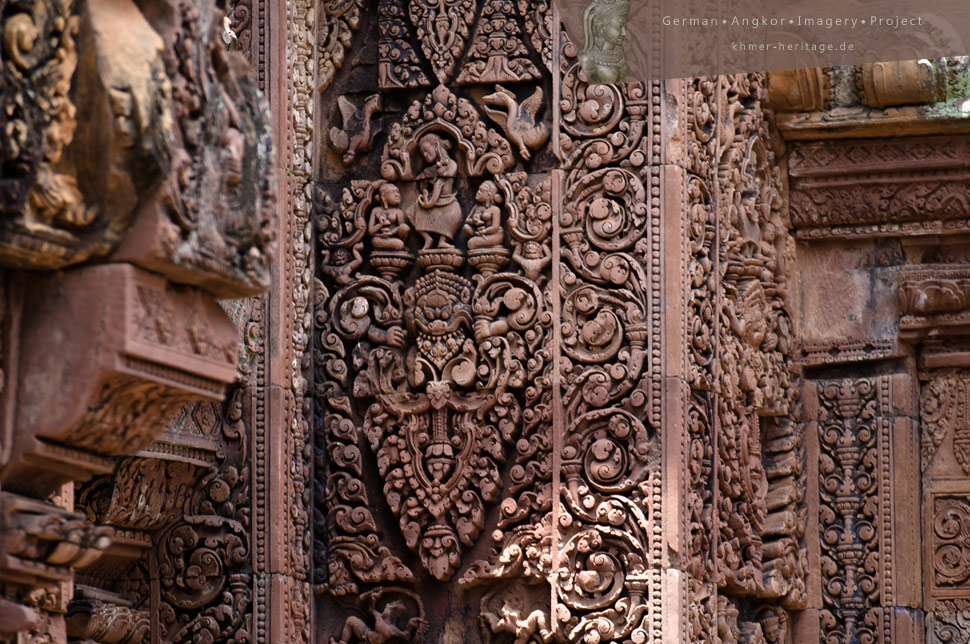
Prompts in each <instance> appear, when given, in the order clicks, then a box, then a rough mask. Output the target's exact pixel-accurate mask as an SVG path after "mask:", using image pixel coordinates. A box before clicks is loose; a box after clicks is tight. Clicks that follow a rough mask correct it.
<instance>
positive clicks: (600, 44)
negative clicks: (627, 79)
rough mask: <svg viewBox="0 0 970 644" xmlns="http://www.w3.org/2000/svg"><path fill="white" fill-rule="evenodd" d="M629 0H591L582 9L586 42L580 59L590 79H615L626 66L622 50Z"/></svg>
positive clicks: (613, 80)
mask: <svg viewBox="0 0 970 644" xmlns="http://www.w3.org/2000/svg"><path fill="white" fill-rule="evenodd" d="M629 13H630V1H629V0H592V2H590V3H589V6H588V7H586V11H585V12H584V13H583V31H584V38H585V40H586V44H585V46H584V47H583V51H581V52H580V54H579V63H580V65H582V67H583V71H584V72H585V73H586V78H587V79H588V80H589V82H590V83H615V82H617V81H618V80H620V79H621V78H623V77H624V76H626V74H627V72H628V71H629V68H628V67H627V64H626V55H625V53H624V51H623V38H624V37H625V36H626V23H627V19H628V16H629Z"/></svg>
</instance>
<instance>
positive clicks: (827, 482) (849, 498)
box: [819, 379, 886, 641]
mask: <svg viewBox="0 0 970 644" xmlns="http://www.w3.org/2000/svg"><path fill="white" fill-rule="evenodd" d="M880 398H881V395H880V381H879V380H875V379H863V380H854V381H853V380H843V381H834V382H823V383H820V390H819V403H820V418H819V448H820V455H819V497H820V503H821V507H820V510H819V530H820V536H821V541H820V543H821V549H822V555H821V556H822V559H821V562H822V601H823V605H824V610H823V613H822V617H821V625H822V636H823V637H825V638H827V639H834V640H841V641H861V640H865V639H867V638H868V639H871V640H872V641H876V638H877V637H878V635H877V633H878V630H879V627H880V624H881V621H882V616H881V611H882V609H881V607H880V606H879V600H878V593H879V589H880V585H881V584H880V579H879V577H880V575H879V574H878V573H879V570H878V568H877V563H878V560H879V556H880V533H881V530H880V526H879V521H880V514H879V510H880V504H881V502H882V499H881V497H880V492H881V490H880V477H879V455H880V451H879V450H880V446H881V443H882V441H883V440H884V439H883V437H882V435H881V434H882V433H883V429H884V424H885V422H886V421H885V420H884V419H883V418H882V417H881V409H882V404H881V400H880Z"/></svg>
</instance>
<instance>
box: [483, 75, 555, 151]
mask: <svg viewBox="0 0 970 644" xmlns="http://www.w3.org/2000/svg"><path fill="white" fill-rule="evenodd" d="M495 89H496V91H495V93H493V94H489V95H488V96H484V97H482V102H483V103H484V105H482V108H483V109H484V110H485V113H486V114H488V115H489V117H491V118H492V120H493V121H495V122H496V123H498V124H499V126H500V127H501V128H502V129H503V130H505V135H506V136H507V137H509V140H510V141H512V143H514V144H515V145H516V146H518V148H519V154H521V155H522V158H523V159H526V160H529V159H530V158H531V157H532V153H531V152H530V150H536V149H538V148H539V147H540V146H541V145H542V144H543V143H545V142H546V139H548V138H549V129H548V128H547V127H546V124H545V123H543V122H542V121H537V119H536V116H537V115H538V114H539V108H541V107H542V88H541V87H537V88H536V91H535V92H533V93H532V96H530V97H529V98H527V99H525V100H524V101H522V102H521V103H518V102H517V101H516V99H515V94H513V93H512V92H510V91H509V90H507V89H505V88H504V87H502V86H501V85H496V86H495ZM496 108H498V109H496Z"/></svg>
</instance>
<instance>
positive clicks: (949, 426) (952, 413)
mask: <svg viewBox="0 0 970 644" xmlns="http://www.w3.org/2000/svg"><path fill="white" fill-rule="evenodd" d="M968 385H970V381H968V379H967V378H966V377H965V376H962V375H956V376H949V377H945V376H944V377H937V378H934V379H932V380H930V381H929V382H927V383H926V384H925V385H924V386H923V388H922V391H921V393H920V421H921V426H922V432H923V436H922V441H921V444H920V461H921V465H922V469H923V471H926V470H928V469H929V468H930V466H931V465H932V463H933V461H934V457H935V456H936V452H937V450H938V449H939V448H940V446H941V445H942V444H943V442H944V440H946V439H949V441H950V445H951V450H952V454H953V458H954V459H955V460H956V462H957V464H959V466H960V467H961V468H962V470H963V472H965V473H967V474H970V415H968V414H970V410H968V408H967V395H968Z"/></svg>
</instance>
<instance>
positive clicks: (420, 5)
mask: <svg viewBox="0 0 970 644" xmlns="http://www.w3.org/2000/svg"><path fill="white" fill-rule="evenodd" d="M408 7H409V9H410V14H411V24H413V25H414V30H415V34H416V35H417V37H418V39H419V40H420V42H421V49H422V50H423V51H424V55H425V56H426V57H427V59H428V60H429V61H430V62H431V67H432V69H434V73H435V76H437V77H438V81H439V82H441V83H447V82H448V81H449V80H450V79H451V75H452V72H453V71H454V69H455V63H456V62H457V61H458V58H459V57H460V56H461V55H462V53H463V52H464V51H465V40H466V39H467V38H468V30H469V28H470V27H471V25H472V22H473V21H474V20H475V11H476V2H475V0H410V2H409V4H408Z"/></svg>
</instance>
